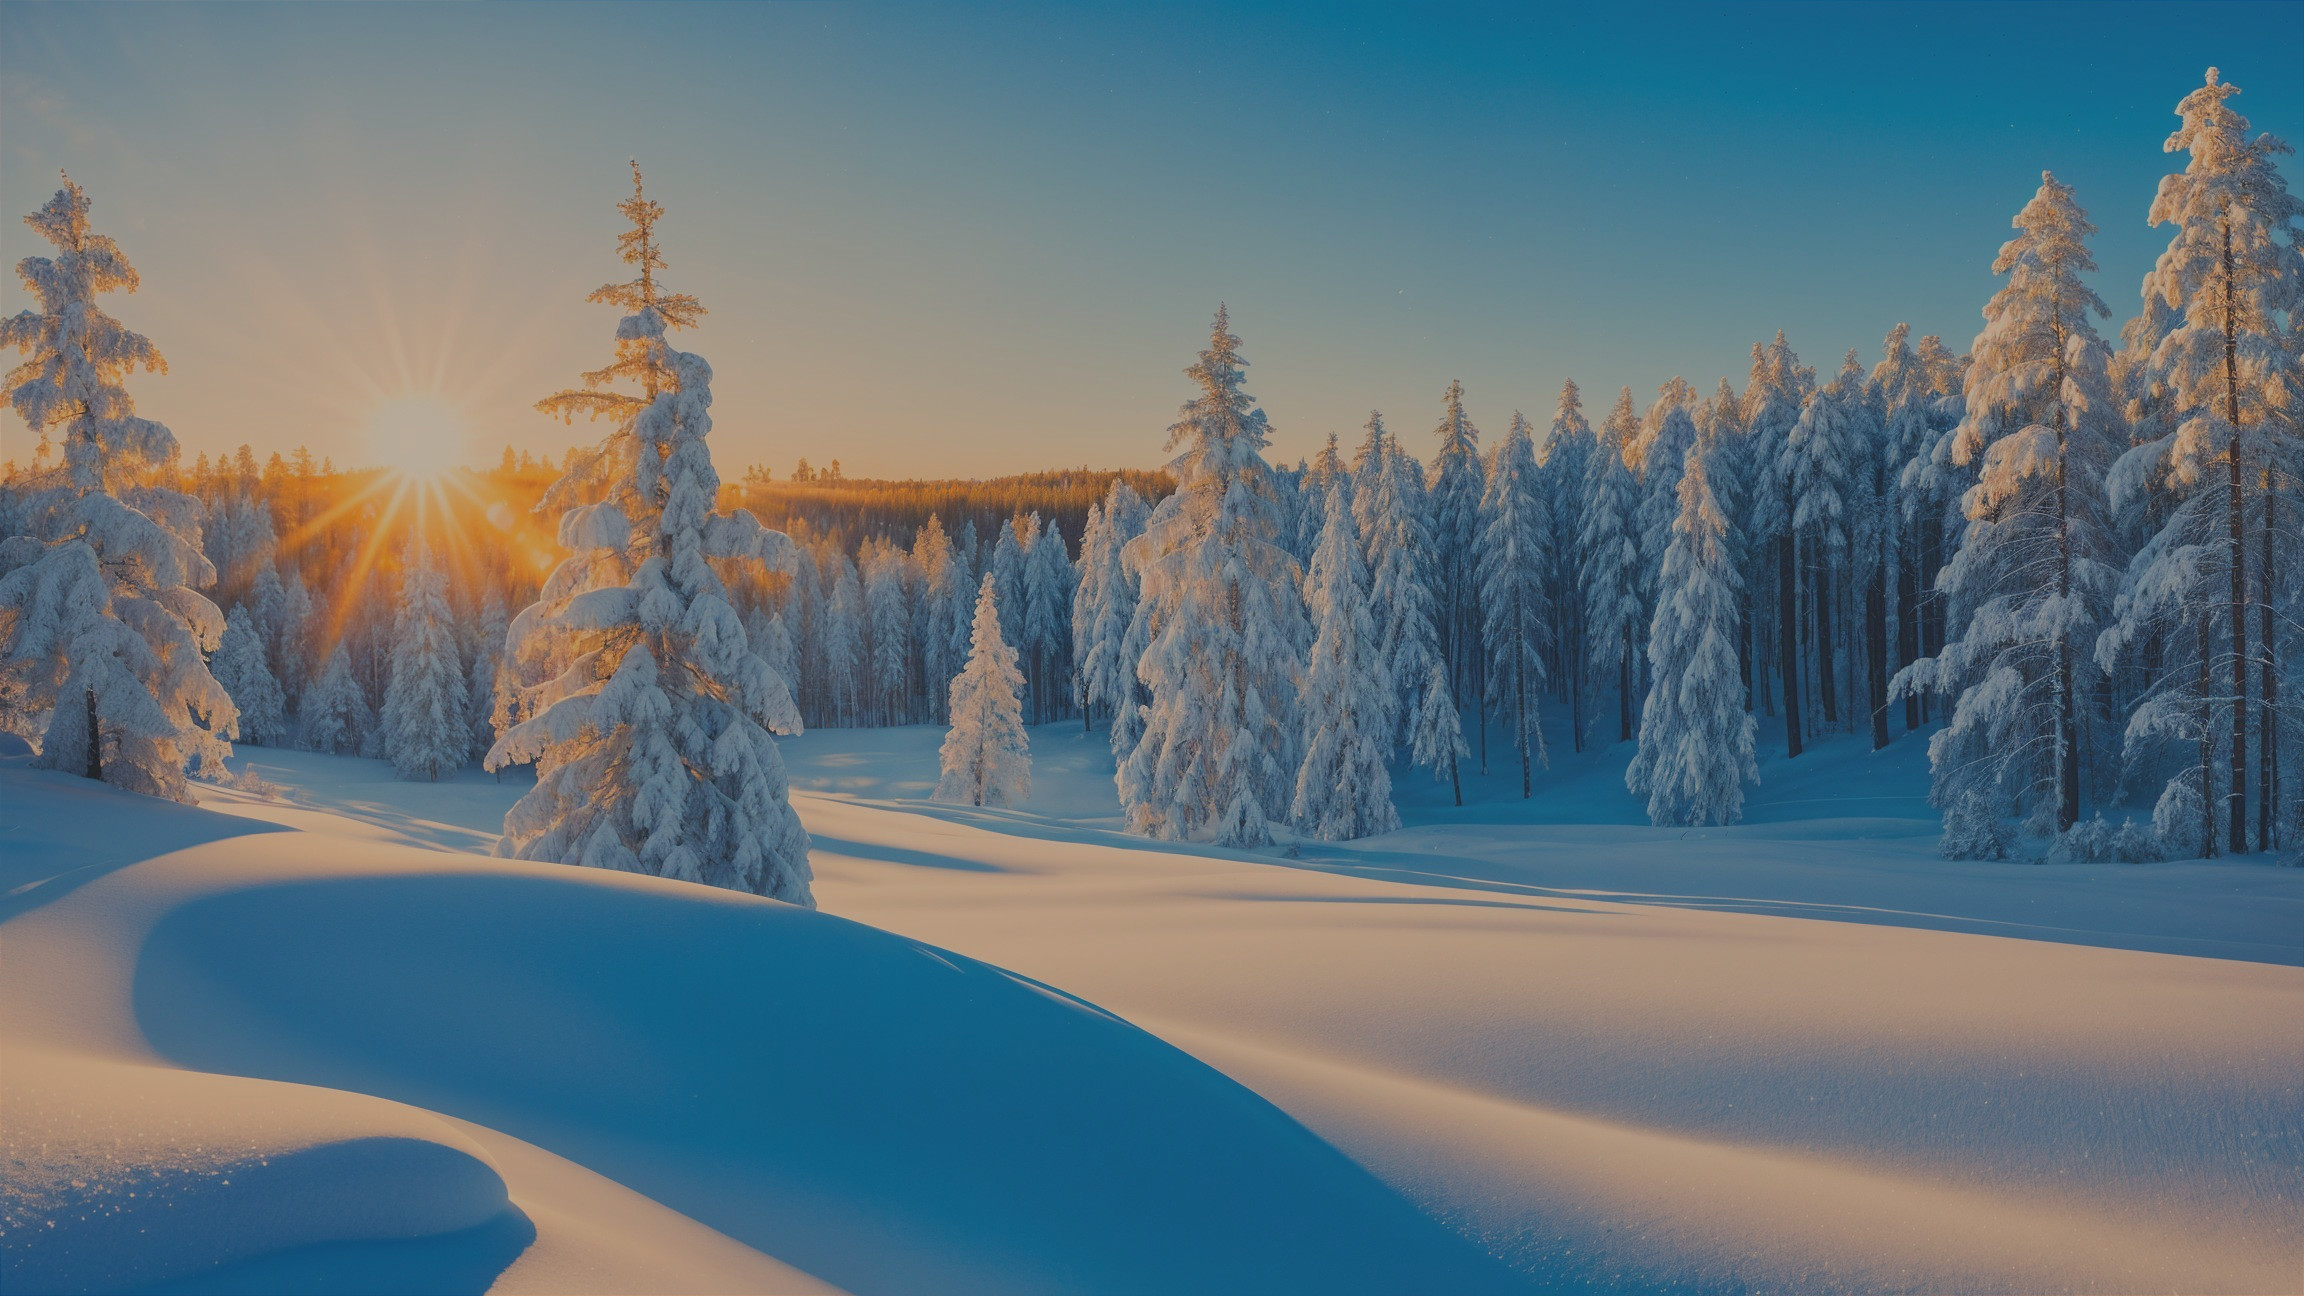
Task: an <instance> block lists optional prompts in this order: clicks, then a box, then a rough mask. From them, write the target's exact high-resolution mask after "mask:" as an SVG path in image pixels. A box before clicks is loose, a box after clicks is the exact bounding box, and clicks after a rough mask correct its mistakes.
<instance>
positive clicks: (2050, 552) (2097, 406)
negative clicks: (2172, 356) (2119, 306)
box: [1898, 174, 2121, 831]
mask: <svg viewBox="0 0 2304 1296" xmlns="http://www.w3.org/2000/svg"><path fill="white" fill-rule="evenodd" d="M2015 226H2016V228H2017V230H2018V231H2019V233H2018V235H2017V237H2016V238H2014V239H2011V240H2009V242H2008V243H2007V244H2006V245H2005V246H2003V247H2002V248H2001V249H2000V255H1999V257H1998V258H1997V259H1996V260H1995V261H1994V262H1993V264H1992V268H1993V271H1994V272H1995V273H1997V274H2003V275H2006V276H2007V277H2008V282H2007V284H2006V285H2005V286H2003V287H2002V288H2001V290H2000V291H1999V292H1998V293H1996V294H1994V295H1993V297H1992V300H1991V301H1990V303H1988V304H1987V305H1986V306H1985V308H1984V319H1985V325H1984V331H1983V332H1981V333H1979V334H1978V335H1977V336H1976V342H1975V344H1974V346H1973V347H1972V349H1971V354H1972V355H1973V357H1974V359H1973V361H1972V363H1971V365H1970V367H1969V370H1968V391H1967V399H1966V402H1965V409H1966V418H1965V419H1964V420H1963V422H1962V424H1961V426H1960V429H1959V431H1958V432H1957V433H1956V434H1955V436H1954V439H1953V451H1952V455H1953V461H1954V462H1955V463H1958V464H1962V465H1963V466H1965V465H1967V464H1968V463H1970V462H1971V461H1974V462H1975V463H1977V465H1978V468H1977V480H1976V484H1975V485H1974V486H1972V487H1970V488H1969V490H1968V492H1967V494H1966V496H1965V498H1964V499H1963V501H1962V508H1961V511H1962V513H1963V515H1964V516H1965V517H1966V519H1967V526H1966V528H1965V530H1964V532H1963V537H1962V540H1961V544H1960V549H1959V552H1958V553H1957V554H1955V555H1954V556H1953V558H1952V561H1951V562H1950V563H1949V564H1948V565H1946V567H1945V568H1944V571H1943V573H1942V575H1941V576H1940V577H1939V578H1938V582H1937V583H1938V587H1939V588H1940V589H1941V590H1942V591H1943V592H1944V594H1945V595H1946V597H1947V598H1948V599H1949V600H1950V603H1951V613H1952V624H1953V626H1954V627H1956V630H1955V634H1956V637H1955V638H1954V639H1953V640H1952V641H1951V642H1949V643H1947V644H1945V645H1944V648H1943V651H1942V652H1940V653H1938V654H1937V655H1936V656H1934V657H1928V658H1922V659H1921V660H1919V661H1917V662H1914V663H1913V664H1912V665H1911V666H1910V667H1907V668H1906V670H1905V671H1904V672H1903V674H1902V675H1901V676H1900V677H1899V681H1898V685H1899V687H1900V688H1904V689H1915V688H1917V689H1929V690H1933V691H1934V692H1935V693H1937V694H1938V695H1940V696H1944V697H1948V698H1951V699H1953V709H1952V718H1951V720H1950V722H1949V723H1948V724H1946V725H1945V727H1944V728H1943V729H1942V730H1940V731H1939V732H1938V733H1937V734H1936V735H1935V737H1934V738H1932V739H1930V741H1929V745H1928V751H1929V765H1930V767H1931V769H1932V771H1933V774H1934V788H1933V791H1932V794H1931V795H1932V798H1933V800H1934V801H1935V803H1936V804H1937V805H1938V806H1940V807H1945V808H1948V809H1949V808H1951V807H1953V806H1955V805H1956V804H1958V803H1961V802H1963V801H1964V800H1965V799H1966V798H1967V796H1968V795H1969V794H1970V793H1971V792H1974V793H1977V794H1979V795H1980V796H1982V797H1983V799H1984V802H1985V804H1987V805H1989V806H1990V807H1992V809H1993V811H1994V813H1995V814H1997V813H2001V812H2005V811H2010V810H2012V811H2014V812H2015V813H2016V814H2017V815H2018V816H2019V817H2020V818H2023V819H2025V820H2026V821H2028V822H2031V821H2037V822H2040V823H2044V824H2050V825H2052V827H2053V829H2054V830H2057V831H2061V830H2063V829H2067V828H2069V827H2071V826H2072V824H2073V823H2074V822H2076V821H2077V819H2078V818H2079V811H2080V795H2081V765H2082V763H2083V762H2084V761H2087V760H2090V759H2092V754H2091V751H2090V749H2091V747H2092V745H2093V744H2092V742H2091V734H2090V731H2089V729H2088V726H2087V724H2086V721H2087V712H2088V711H2089V710H2090V708H2089V707H2088V706H2087V705H2086V699H2088V698H2089V697H2091V696H2093V694H2094V691H2095V688H2096V684H2097V680H2098V674H2097V671H2096V670H2095V669H2094V662H2093V658H2092V656H2091V649H2092V647H2093V646H2094V644H2095V642H2096V638H2097V635H2098V632H2099V630H2100V628H2101V627H2102V625H2103V623H2104V618H2105V615H2106V613H2107V611H2108V610H2109V607H2110V604H2111V597H2112V586H2113V581H2114V579H2115V575H2116V572H2117V567H2116V562H2117V555H2116V553H2115V552H2114V545H2113V540H2112V537H2111V534H2110V532H2109V530H2108V527H2107V523H2106V518H2105V516H2104V510H2103V498H2104V490H2103V482H2104V470H2105V468H2106V466H2107V465H2108V464H2109V463H2110V461H2111V458H2112V455H2113V453H2114V452H2115V449H2116V447H2117V445H2118V444H2119V442H2120V440H2121V435H2120V428H2119V423H2118V418H2119V416H2118V413H2117V410H2116V408H2115V402H2114V401H2113V399H2112V394H2111V388H2110V386H2109V382H2108V379H2107V377H2106V365H2107V363H2108V361H2109V359H2110V353H2109V352H2108V351H2107V349H2106V348H2105V346H2104V343H2103V340H2102V339H2101V338H2099V337H2098V336H2097V334H2096V329H2095V325H2094V322H2093V318H2092V317H2096V316H2103V315H2106V314H2108V313H2109V312H2108V311H2107V310H2106V309H2105V307H2104V303H2103V302H2102V301H2101V300H2099V299H2098V298H2097V296H2096V294H2095V292H2094V291H2093V290H2091V289H2090V288H2089V287H2088V285H2087V283H2086V282H2085V281H2084V279H2083V278H2082V276H2083V275H2086V274H2090V273H2093V272H2094V271H2095V269H2096V263H2095V261H2094V260H2093V259H2092V258H2091V257H2090V255H2089V253H2088V248H2087V239H2088V236H2089V235H2091V234H2093V233H2095V229H2096V227H2095V226H2093V225H2091V224H2089V223H2088V219H2087V216H2086V215H2085V214H2084V213H2083V212H2082V211H2081V210H2080V208H2079V206H2078V204H2076V203H2075V202H2074V201H2073V198H2072V190H2071V188H2070V186H2068V185H2064V184H2061V183H2059V182H2058V181H2057V180H2056V179H2055V177H2053V176H2050V175H2046V174H2043V175H2042V176H2041V182H2040V190H2039V192H2038V193H2037V194H2035V195H2034V196H2033V198H2032V201H2030V202H2029V203H2026V204H2025V206H2024V209H2023V210H2022V211H2021V212H2019V213H2017V216H2016V219H2015Z"/></svg>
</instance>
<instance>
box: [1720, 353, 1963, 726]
mask: <svg viewBox="0 0 2304 1296" xmlns="http://www.w3.org/2000/svg"><path fill="white" fill-rule="evenodd" d="M1871 399H1872V405H1873V408H1874V409H1875V410H1877V411H1878V412H1879V414H1880V453H1879V454H1878V455H1877V456H1875V467H1876V469H1877V471H1878V472H1879V473H1880V474H1881V477H1882V480H1881V483H1880V490H1879V491H1878V492H1876V494H1877V495H1878V496H1879V499H1880V501H1881V505H1880V507H1879V508H1878V511H1877V514H1876V515H1875V516H1874V517H1873V518H1872V519H1871V521H1872V523H1873V525H1875V526H1876V527H1877V528H1878V551H1879V560H1880V562H1881V564H1882V566H1883V567H1884V568H1885V569H1886V573H1887V578H1888V584H1889V586H1890V588H1891V593H1890V602H1891V607H1892V611H1893V614H1894V617H1895V622H1896V631H1895V634H1896V642H1895V646H1894V656H1893V657H1892V658H1890V660H1889V665H1888V673H1889V677H1890V679H1891V680H1893V678H1894V676H1895V674H1896V673H1897V672H1899V671H1902V670H1903V669H1904V668H1905V667H1907V666H1910V665H1911V664H1912V663H1913V662H1915V661H1917V660H1919V658H1920V656H1921V651H1920V598H1921V595H1922V592H1923V591H1922V589H1921V586H1920V581H1921V575H1920V545H1919V536H1920V529H1919V527H1918V526H1917V525H1915V522H1916V519H1917V510H1915V509H1913V508H1912V507H1911V503H1912V499H1911V495H1910V492H1909V489H1908V487H1907V486H1906V484H1905V483H1906V481H1907V476H1906V470H1907V469H1908V468H1909V466H1910V465H1911V463H1912V462H1913V460H1914V459H1915V458H1917V457H1919V456H1920V455H1922V454H1924V453H1925V452H1926V451H1927V448H1928V443H1929V440H1930V437H1931V431H1932V430H1931V424H1930V421H1929V405H1930V403H1931V401H1932V399H1933V393H1932V392H1931V391H1930V389H1929V382H1928V374H1927V371H1926V370H1925V369H1924V368H1923V367H1922V366H1921V364H1920V356H1919V353H1918V352H1917V351H1915V350H1914V349H1913V346H1912V329H1911V326H1910V325H1907V324H1898V325H1897V326H1896V327H1894V328H1892V329H1890V330H1889V331H1888V336H1887V338H1886V339H1884V340H1883V341H1882V342H1881V344H1880V363H1878V364H1876V365H1874V366H1872V377H1871ZM1724 511H1726V512H1728V514H1729V516H1730V517H1734V516H1735V511H1734V509H1733V508H1727V509H1725V510H1724ZM1922 692H1923V690H1918V689H1913V690H1909V691H1907V692H1905V694H1904V695H1903V696H1904V728H1905V729H1906V730H1907V731H1910V730H1913V729H1917V728H1919V727H1920V698H1921V695H1922ZM1875 725H1876V729H1877V727H1879V726H1884V725H1885V721H1884V720H1876V721H1875Z"/></svg>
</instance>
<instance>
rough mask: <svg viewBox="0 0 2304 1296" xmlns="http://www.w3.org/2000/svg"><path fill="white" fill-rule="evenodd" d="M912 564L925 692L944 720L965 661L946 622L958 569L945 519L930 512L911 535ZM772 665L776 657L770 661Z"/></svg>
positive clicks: (932, 715) (932, 716)
mask: <svg viewBox="0 0 2304 1296" xmlns="http://www.w3.org/2000/svg"><path fill="white" fill-rule="evenodd" d="M912 563H913V565H914V566H916V567H918V568H919V569H920V591H919V600H918V603H917V605H916V606H915V608H914V614H915V615H914V618H913V623H912V637H913V641H914V643H915V644H916V646H917V651H918V655H919V661H920V678H921V684H922V692H923V693H925V694H926V700H927V703H928V707H927V717H928V719H929V721H931V722H935V721H939V720H942V719H943V718H944V716H945V710H944V708H945V706H946V705H947V704H948V702H949V700H950V699H949V697H948V694H949V692H950V690H949V689H948V688H947V687H946V686H947V685H949V684H950V683H951V680H952V677H953V676H954V675H957V674H959V673H960V668H961V666H962V665H964V664H966V661H967V658H966V656H965V655H962V654H957V653H954V652H953V651H952V644H951V641H950V637H949V636H948V635H947V634H946V632H945V625H946V622H947V619H948V618H949V617H950V615H951V613H950V612H949V611H948V610H947V605H948V604H949V603H950V602H951V601H952V600H953V598H954V597H955V596H956V594H955V591H954V589H953V581H954V578H955V577H956V576H957V574H958V573H957V571H956V569H955V568H954V567H953V565H952V539H951V537H950V536H949V535H947V534H945V531H944V521H943V519H942V518H940V517H938V516H937V515H935V514H933V513H931V514H929V515H928V521H927V522H926V523H925V524H924V525H922V526H921V528H920V533H919V534H918V535H916V536H914V537H913V538H912ZM769 664H770V665H771V666H773V665H774V664H775V661H774V659H773V658H771V659H770V660H769Z"/></svg>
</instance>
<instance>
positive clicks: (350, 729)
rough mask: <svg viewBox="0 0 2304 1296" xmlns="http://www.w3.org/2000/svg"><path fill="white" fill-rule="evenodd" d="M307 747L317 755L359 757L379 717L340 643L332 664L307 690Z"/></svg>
mask: <svg viewBox="0 0 2304 1296" xmlns="http://www.w3.org/2000/svg"><path fill="white" fill-rule="evenodd" d="M301 719H302V720H303V724H304V745H305V746H306V747H309V748H311V749H312V750H313V751H316V752H328V753H330V754H332V755H337V756H356V755H358V754H359V753H360V750H361V748H363V747H365V746H366V745H367V742H368V734H369V731H370V730H371V729H373V728H374V727H375V724H376V717H375V715H374V714H373V713H372V712H370V711H369V709H368V698H367V696H366V695H365V694H363V693H361V691H360V681H358V680H356V679H354V678H352V658H351V657H350V656H349V655H348V654H346V653H345V651H344V645H343V644H341V643H339V644H337V645H336V647H335V650H334V651H332V652H330V653H329V654H328V665H327V666H326V667H325V668H324V669H322V670H321V672H320V675H319V678H318V679H315V680H313V681H312V686H311V687H310V688H307V689H305V690H304V712H303V715H302V717H301Z"/></svg>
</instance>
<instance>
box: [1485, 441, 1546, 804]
mask: <svg viewBox="0 0 2304 1296" xmlns="http://www.w3.org/2000/svg"><path fill="white" fill-rule="evenodd" d="M1480 517H1481V528H1480V534H1479V535H1478V537H1477V538H1476V540H1475V542H1474V547H1475V549H1476V551H1477V561H1476V565H1475V572H1476V574H1477V575H1478V577H1479V581H1480V588H1479V591H1478V599H1477V600H1476V601H1477V603H1478V605H1479V608H1480V611H1481V613H1482V615H1481V618H1480V632H1481V641H1482V646H1483V648H1484V649H1485V650H1486V652H1487V655H1488V691H1489V694H1490V696H1491V699H1492V700H1493V701H1495V702H1496V703H1497V704H1498V705H1500V706H1501V707H1503V709H1504V712H1505V714H1506V715H1508V716H1510V717H1511V720H1512V748H1513V750H1514V751H1515V752H1517V753H1518V754H1519V756H1520V795H1521V796H1522V797H1527V796H1530V795H1532V793H1533V789H1534V782H1535V773H1534V768H1533V767H1534V764H1535V762H1536V761H1539V760H1543V759H1544V756H1545V753H1544V731H1543V729H1542V727H1541V726H1539V725H1538V724H1537V722H1536V718H1537V717H1536V708H1537V689H1538V687H1539V686H1541V685H1542V684H1543V682H1544V669H1545V667H1544V654H1545V650H1546V647H1547V642H1546V641H1547V638H1548V636H1549V635H1550V633H1551V626H1552V603H1551V599H1552V585H1553V571H1554V562H1555V559H1554V555H1553V552H1552V545H1553V543H1554V540H1555V536H1554V534H1553V530H1552V525H1551V523H1552V518H1551V514H1550V512H1549V511H1548V510H1547V509H1546V508H1545V500H1544V478H1543V470H1542V469H1540V468H1538V467H1537V465H1536V438H1535V431H1534V429H1532V428H1531V427H1529V425H1528V420H1527V419H1525V418H1523V417H1522V416H1521V414H1520V411H1518V410H1514V411H1512V428H1511V430H1510V431H1509V432H1507V433H1505V436H1504V441H1503V444H1501V445H1499V446H1497V447H1496V455H1495V459H1494V460H1493V462H1492V463H1491V465H1490V468H1489V472H1488V486H1487V490H1486V492H1485V494H1484V496H1483V497H1482V499H1481V501H1480Z"/></svg>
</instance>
